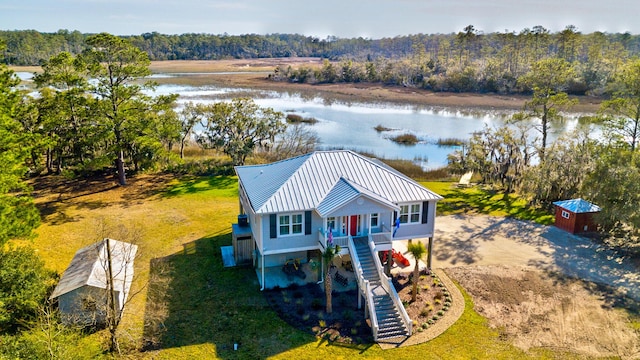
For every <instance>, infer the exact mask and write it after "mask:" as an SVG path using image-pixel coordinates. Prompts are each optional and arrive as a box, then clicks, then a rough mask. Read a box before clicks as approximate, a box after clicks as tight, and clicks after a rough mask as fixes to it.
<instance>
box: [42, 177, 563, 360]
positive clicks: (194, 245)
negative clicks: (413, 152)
mask: <svg viewBox="0 0 640 360" xmlns="http://www.w3.org/2000/svg"><path fill="white" fill-rule="evenodd" d="M43 181H44V183H42V182H40V184H39V185H38V186H37V191H36V196H37V197H36V202H37V204H38V206H39V207H40V209H41V211H42V213H43V224H42V226H41V227H40V228H39V229H38V230H37V234H38V236H37V238H36V239H35V240H34V245H35V247H36V248H37V249H38V250H39V252H40V254H41V256H42V258H43V259H44V260H45V262H46V264H47V266H48V267H50V268H52V269H55V270H56V271H58V272H62V271H63V270H64V269H65V267H66V266H67V265H68V263H69V261H70V260H71V258H72V257H73V254H74V252H75V251H76V250H77V249H79V248H80V247H82V246H85V245H88V244H90V243H92V242H95V241H97V240H100V239H101V238H103V237H105V236H111V237H114V238H116V237H120V239H119V240H124V241H127V240H128V239H127V237H129V238H131V239H134V240H137V242H138V244H139V245H140V250H139V254H140V258H139V259H137V260H136V263H135V268H136V272H137V274H138V278H137V279H136V281H135V283H134V291H135V290H136V289H137V290H138V294H137V295H136V296H135V297H134V298H133V299H132V301H131V303H130V304H129V307H128V308H127V312H126V314H125V317H124V319H123V323H122V325H121V329H122V339H123V347H124V348H125V350H126V356H127V357H128V358H134V359H146V358H149V359H152V358H153V359H202V358H225V359H233V358H239V359H244V358H267V357H269V358H276V359H291V358H299V359H316V358H331V359H341V358H342V359H346V358H352V357H354V356H364V357H367V358H372V359H382V358H393V359H416V358H421V359H442V358H447V359H470V358H477V359H520V358H522V359H527V358H556V357H557V356H561V357H563V358H565V357H568V358H572V357H574V356H572V355H571V354H562V355H559V354H557V353H553V352H552V351H551V350H541V349H538V350H532V351H531V352H529V353H525V352H523V351H522V350H519V349H517V348H515V347H514V346H512V345H511V344H509V343H508V342H506V341H504V340H502V339H501V338H500V336H499V332H498V331H496V330H492V329H490V328H489V327H488V326H487V322H486V320H485V319H484V318H482V317H481V316H479V315H478V314H477V313H476V312H475V311H474V310H473V304H472V303H471V299H470V298H469V296H467V295H466V294H465V301H466V304H465V306H466V309H465V312H464V314H463V315H462V317H461V318H460V320H458V322H456V323H455V324H454V325H453V326H452V327H451V328H450V329H449V330H447V331H446V332H445V333H444V334H442V335H441V336H439V337H438V338H436V339H434V340H432V341H430V342H428V343H425V344H421V345H417V346H411V347H405V348H401V349H393V350H386V351H383V350H381V349H380V347H379V346H377V345H375V344H372V345H368V346H362V345H360V346H345V345H337V344H331V343H328V342H326V341H324V340H319V339H316V338H315V337H314V336H313V335H311V334H307V333H303V332H301V331H299V330H296V329H294V328H292V327H290V326H289V325H287V324H286V323H285V322H284V321H283V320H281V319H280V318H278V317H277V315H276V314H275V312H274V311H272V310H271V309H270V308H269V307H268V305H267V302H266V300H265V298H264V297H263V295H262V293H261V292H260V291H259V286H258V282H257V278H256V275H255V272H254V271H253V270H252V269H250V268H223V267H222V260H221V255H220V246H224V245H230V244H231V235H230V229H231V223H232V222H234V221H235V219H236V215H237V211H238V197H237V180H236V179H235V178H234V177H224V176H218V177H185V178H180V179H177V178H174V177H172V176H167V175H162V176H159V175H139V176H137V177H135V178H132V179H130V184H129V185H127V186H126V187H118V186H116V185H115V183H114V182H113V180H112V179H109V180H105V179H96V180H93V181H70V182H63V181H60V179H56V178H48V179H45V180H43ZM426 185H427V186H428V187H430V188H432V189H433V190H434V191H436V192H439V193H441V194H444V195H445V196H447V200H445V201H444V202H443V204H442V205H443V206H442V207H441V208H442V209H444V210H445V211H460V206H461V203H462V202H467V201H468V202H470V204H472V205H469V206H474V204H477V205H478V206H481V205H482V206H483V207H482V208H483V209H484V210H483V211H493V212H497V213H501V212H503V211H506V212H507V213H512V212H513V213H516V214H518V213H526V211H524V210H526V209H525V207H524V206H523V205H521V204H519V203H518V202H517V201H515V200H514V199H511V198H508V199H509V200H508V201H504V205H503V206H501V209H498V206H497V205H494V206H488V205H486V204H488V203H491V202H492V201H494V200H492V197H489V195H490V194H487V193H485V192H476V191H475V190H473V189H465V190H457V189H453V188H452V187H451V183H426ZM492 196H496V195H495V194H494V195H492ZM497 200H499V199H497ZM483 204H484V205H483ZM447 207H449V208H447ZM462 210H464V211H466V210H467V208H463V209H462ZM123 229H126V231H123ZM463 292H464V291H463ZM101 339H102V338H101V336H100V334H97V335H92V336H90V337H88V341H94V342H98V341H101ZM234 343H237V344H238V345H239V346H238V350H237V351H234V350H233V344H234ZM141 349H144V350H145V351H141ZM96 356H100V354H96Z"/></svg>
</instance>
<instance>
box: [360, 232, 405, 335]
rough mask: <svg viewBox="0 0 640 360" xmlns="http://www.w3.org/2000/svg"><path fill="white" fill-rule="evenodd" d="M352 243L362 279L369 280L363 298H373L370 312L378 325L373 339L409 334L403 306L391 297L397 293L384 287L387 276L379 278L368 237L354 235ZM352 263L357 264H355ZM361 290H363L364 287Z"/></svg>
mask: <svg viewBox="0 0 640 360" xmlns="http://www.w3.org/2000/svg"><path fill="white" fill-rule="evenodd" d="M353 243H354V247H355V250H356V254H357V257H355V258H356V259H357V260H358V261H359V262H360V264H359V265H360V266H361V268H362V276H363V277H364V280H366V281H368V282H369V293H365V294H363V295H364V296H365V298H367V299H368V298H371V299H372V300H373V305H374V308H375V314H371V316H375V317H376V322H377V325H378V330H377V334H375V332H374V337H375V340H376V341H381V340H382V341H383V340H387V339H392V338H398V337H407V336H409V335H411V329H410V328H409V327H408V326H407V324H406V321H405V320H403V315H402V312H404V308H403V309H399V308H398V304H400V306H402V305H401V303H400V301H399V299H397V301H395V302H394V299H393V298H392V296H396V297H397V296H398V294H397V293H395V290H394V291H389V290H387V289H386V288H385V286H384V284H383V281H385V280H386V281H387V282H388V281H389V280H388V278H387V279H384V280H383V279H381V278H380V273H381V270H382V269H378V267H377V263H376V261H375V259H374V254H373V252H372V251H371V248H370V247H369V238H368V237H367V236H361V237H354V238H353ZM354 265H355V266H357V264H354ZM385 278H386V276H385ZM363 292H365V291H364V289H363ZM404 314H406V313H404ZM407 318H408V317H407Z"/></svg>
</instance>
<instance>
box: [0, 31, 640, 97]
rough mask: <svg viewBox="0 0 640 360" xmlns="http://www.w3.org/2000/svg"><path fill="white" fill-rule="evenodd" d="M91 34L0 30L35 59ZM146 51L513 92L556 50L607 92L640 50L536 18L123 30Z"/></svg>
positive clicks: (620, 38)
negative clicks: (295, 60) (383, 27)
mask: <svg viewBox="0 0 640 360" xmlns="http://www.w3.org/2000/svg"><path fill="white" fill-rule="evenodd" d="M88 36H90V34H82V33H80V32H78V31H68V30H60V31H58V32H56V33H41V32H37V31H33V30H24V31H0V42H3V43H4V44H5V47H6V48H5V49H4V51H3V52H2V53H0V56H2V58H1V59H0V60H1V61H3V62H4V63H6V64H9V65H39V64H42V63H43V62H45V61H47V60H49V59H50V58H51V57H52V56H54V55H57V54H59V53H61V52H63V51H66V52H69V53H71V54H72V55H75V54H78V53H80V52H81V51H82V50H83V49H84V48H85V47H86V45H85V40H86V38H87V37H88ZM124 38H126V39H127V40H129V41H130V42H131V43H132V44H133V45H134V46H136V47H137V48H139V49H140V50H142V51H144V52H146V53H147V54H148V56H149V58H150V59H151V60H218V59H230V58H236V59H248V58H270V57H320V58H324V59H327V60H330V61H331V63H325V66H324V67H323V68H322V69H317V68H310V67H303V68H300V69H293V68H286V67H282V68H279V69H277V71H276V72H274V74H273V75H272V79H274V80H285V81H292V82H306V83H332V82H361V81H362V82H377V83H384V84H389V85H402V86H409V87H418V88H425V89H430V90H434V91H456V92H495V93H513V92H520V91H528V89H522V88H520V87H519V86H518V82H517V80H518V79H519V78H520V77H521V76H522V75H524V74H526V73H527V72H528V71H529V70H530V68H531V65H532V64H533V63H535V62H536V61H539V60H541V59H544V58H550V57H554V58H562V59H564V60H566V61H568V62H569V63H571V64H572V65H573V66H574V67H575V69H576V73H577V74H578V75H579V76H577V77H576V78H575V79H574V81H572V82H571V83H570V84H569V87H568V89H566V90H567V91H568V92H569V93H570V94H595V95H599V94H602V93H604V92H606V85H607V83H608V82H609V79H610V77H611V76H612V74H613V73H614V72H615V71H616V69H617V68H618V67H619V66H620V64H622V63H624V62H626V60H628V59H631V58H634V57H637V56H638V55H639V54H640V36H639V35H632V34H630V33H603V32H594V33H589V34H582V33H581V32H580V31H578V29H577V28H576V27H574V26H571V25H569V26H567V27H566V28H565V29H564V30H563V31H560V32H556V33H552V32H550V31H549V30H547V29H545V28H544V27H542V26H535V27H533V28H531V29H529V28H526V29H523V30H521V31H519V32H495V33H487V34H485V33H483V32H482V31H479V30H477V29H475V28H474V27H473V26H472V25H469V26H467V27H465V28H464V29H463V30H462V31H460V32H458V33H451V34H430V35H425V34H417V35H406V36H397V37H394V38H382V39H365V38H350V39H347V38H337V37H327V38H326V39H319V38H317V37H311V36H303V35H298V34H269V35H255V34H249V35H226V34H223V35H211V34H181V35H165V34H159V33H156V32H153V33H145V34H141V35H136V36H124Z"/></svg>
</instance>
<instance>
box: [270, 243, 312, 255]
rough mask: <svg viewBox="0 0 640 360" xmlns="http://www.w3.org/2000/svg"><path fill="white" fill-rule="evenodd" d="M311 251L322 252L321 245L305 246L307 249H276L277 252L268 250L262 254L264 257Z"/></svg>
mask: <svg viewBox="0 0 640 360" xmlns="http://www.w3.org/2000/svg"><path fill="white" fill-rule="evenodd" d="M309 250H320V251H322V249H321V248H320V246H319V245H312V246H305V247H297V248H286V249H276V250H266V251H264V252H263V253H262V255H264V256H266V255H278V254H286V253H291V252H300V251H309Z"/></svg>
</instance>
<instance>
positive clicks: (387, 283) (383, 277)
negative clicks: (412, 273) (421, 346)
mask: <svg viewBox="0 0 640 360" xmlns="http://www.w3.org/2000/svg"><path fill="white" fill-rule="evenodd" d="M369 238H371V237H369ZM368 243H369V250H370V251H371V253H372V254H374V256H373V261H374V262H375V264H376V269H377V270H378V275H379V276H380V285H381V286H382V287H383V288H384V289H385V290H386V291H387V293H389V295H390V296H391V300H393V303H394V304H395V306H396V308H397V309H398V312H399V313H400V317H401V318H402V322H404V324H405V326H406V327H407V331H408V333H409V336H411V334H412V333H413V321H411V318H409V314H407V310H406V309H405V308H404V305H402V302H401V301H400V296H398V292H397V291H396V288H395V287H394V286H393V282H392V281H391V279H389V277H388V276H387V274H385V273H384V271H383V270H382V269H383V267H382V263H380V258H379V257H378V256H377V251H376V248H375V244H374V242H373V241H372V240H371V239H369V242H368Z"/></svg>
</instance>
